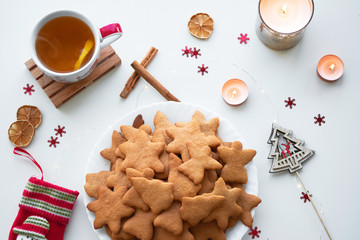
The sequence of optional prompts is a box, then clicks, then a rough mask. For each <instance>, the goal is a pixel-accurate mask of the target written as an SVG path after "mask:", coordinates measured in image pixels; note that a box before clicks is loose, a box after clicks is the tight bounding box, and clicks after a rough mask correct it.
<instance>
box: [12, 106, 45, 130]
mask: <svg viewBox="0 0 360 240" xmlns="http://www.w3.org/2000/svg"><path fill="white" fill-rule="evenodd" d="M16 117H17V120H27V121H29V122H30V123H31V124H32V125H33V126H34V128H37V127H38V126H39V125H40V123H41V112H40V110H39V109H38V108H37V107H35V106H30V105H24V106H21V107H19V109H18V111H17V113H16Z"/></svg>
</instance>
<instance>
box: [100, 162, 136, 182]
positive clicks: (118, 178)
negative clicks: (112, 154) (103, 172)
mask: <svg viewBox="0 0 360 240" xmlns="http://www.w3.org/2000/svg"><path fill="white" fill-rule="evenodd" d="M121 163H122V161H116V163H115V168H114V169H115V170H114V174H112V175H110V176H109V177H108V178H107V180H106V185H107V186H108V187H110V188H117V187H120V186H126V187H127V188H130V187H131V183H130V182H129V180H128V178H127V176H126V174H125V173H124V172H122V171H121V168H120V166H121Z"/></svg>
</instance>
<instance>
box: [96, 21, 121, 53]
mask: <svg viewBox="0 0 360 240" xmlns="http://www.w3.org/2000/svg"><path fill="white" fill-rule="evenodd" d="M122 33H123V32H122V29H121V26H120V24H119V23H112V24H109V25H106V26H104V27H102V28H100V36H101V39H100V42H101V46H100V47H101V48H104V47H106V46H107V45H109V44H111V43H113V42H115V41H116V40H118V39H119V38H120V37H121V36H122Z"/></svg>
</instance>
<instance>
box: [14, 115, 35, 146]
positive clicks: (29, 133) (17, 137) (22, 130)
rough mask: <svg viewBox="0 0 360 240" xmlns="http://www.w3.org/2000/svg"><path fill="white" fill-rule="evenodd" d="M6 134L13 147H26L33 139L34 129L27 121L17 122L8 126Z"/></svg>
mask: <svg viewBox="0 0 360 240" xmlns="http://www.w3.org/2000/svg"><path fill="white" fill-rule="evenodd" d="M8 134H9V140H10V142H12V143H13V144H14V145H15V146H18V147H26V146H27V145H29V143H30V142H31V140H32V139H33V137H34V134H35V128H34V127H33V125H32V124H31V123H30V122H29V121H26V120H19V121H16V122H13V123H12V124H11V125H10V127H9V131H8Z"/></svg>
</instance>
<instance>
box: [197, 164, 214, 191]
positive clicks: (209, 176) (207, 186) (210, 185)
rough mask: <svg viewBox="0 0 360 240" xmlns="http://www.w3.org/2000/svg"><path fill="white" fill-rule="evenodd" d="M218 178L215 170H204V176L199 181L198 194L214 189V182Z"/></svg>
mask: <svg viewBox="0 0 360 240" xmlns="http://www.w3.org/2000/svg"><path fill="white" fill-rule="evenodd" d="M216 180H218V175H217V174H216V171H215V170H206V171H205V172H204V178H203V180H202V181H201V184H200V185H201V188H200V190H199V192H198V195H201V194H203V193H210V192H212V191H213V190H214V187H215V182H216Z"/></svg>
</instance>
